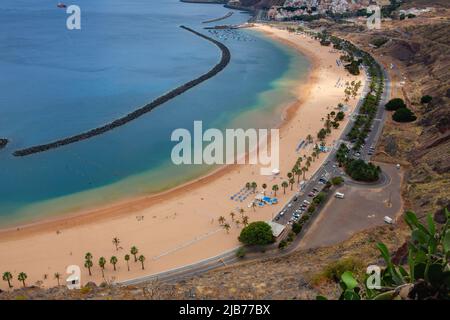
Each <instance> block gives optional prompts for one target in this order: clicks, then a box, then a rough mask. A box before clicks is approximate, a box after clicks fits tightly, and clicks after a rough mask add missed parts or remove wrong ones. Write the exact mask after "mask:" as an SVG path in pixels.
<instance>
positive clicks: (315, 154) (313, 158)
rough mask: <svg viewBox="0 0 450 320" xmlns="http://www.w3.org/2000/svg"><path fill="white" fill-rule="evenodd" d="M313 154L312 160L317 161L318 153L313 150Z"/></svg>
mask: <svg viewBox="0 0 450 320" xmlns="http://www.w3.org/2000/svg"><path fill="white" fill-rule="evenodd" d="M311 156H312V161H313V162H314V161H316V157H317V153H316V152H315V151H313V152H312V153H311Z"/></svg>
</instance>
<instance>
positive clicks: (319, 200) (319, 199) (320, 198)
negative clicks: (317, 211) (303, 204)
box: [313, 192, 327, 204]
mask: <svg viewBox="0 0 450 320" xmlns="http://www.w3.org/2000/svg"><path fill="white" fill-rule="evenodd" d="M326 196H327V195H326V194H325V193H324V192H319V194H318V195H317V196H315V197H314V199H313V202H314V203H315V204H321V203H322V202H323V201H324V200H325V198H326Z"/></svg>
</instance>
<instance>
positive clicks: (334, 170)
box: [275, 66, 391, 225]
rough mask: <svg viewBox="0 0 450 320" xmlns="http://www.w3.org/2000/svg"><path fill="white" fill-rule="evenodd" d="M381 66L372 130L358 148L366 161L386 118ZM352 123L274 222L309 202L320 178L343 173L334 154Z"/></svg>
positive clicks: (386, 94) (386, 85)
mask: <svg viewBox="0 0 450 320" xmlns="http://www.w3.org/2000/svg"><path fill="white" fill-rule="evenodd" d="M381 67H382V69H383V73H384V91H383V94H382V96H381V101H380V104H379V105H378V110H377V114H376V116H375V119H374V121H373V125H372V131H371V132H370V133H369V135H368V137H367V140H366V144H365V145H364V147H362V148H361V150H360V154H361V156H360V158H361V159H364V160H366V161H368V160H370V158H371V155H370V154H369V151H370V147H375V145H376V143H377V141H378V139H379V137H380V135H381V132H382V131H383V125H384V120H385V118H386V112H384V105H385V104H386V102H387V101H388V99H389V97H390V91H391V82H390V80H389V75H388V74H387V72H386V70H384V68H383V66H381ZM364 72H365V74H366V80H367V81H366V83H365V86H364V88H363V92H362V97H364V96H365V95H366V94H367V92H368V86H369V83H370V77H369V76H368V73H367V70H366V69H365V68H364ZM362 103H363V99H360V101H359V102H358V104H357V106H356V108H355V110H354V111H353V113H352V114H351V115H349V116H350V117H351V119H352V118H353V116H356V115H357V114H358V113H359V110H360V108H361V106H362ZM353 123H354V121H353V119H352V120H350V121H349V122H348V123H347V126H346V127H345V129H344V131H343V132H342V134H341V137H340V139H339V140H338V141H337V142H336V143H335V145H334V146H333V149H332V151H331V152H330V153H329V154H328V156H327V159H326V160H325V162H324V164H323V165H322V166H321V167H320V169H319V170H317V172H316V173H315V174H314V175H313V176H312V177H311V179H310V180H309V181H307V182H306V184H305V185H303V187H302V189H301V190H300V191H299V192H297V194H296V195H295V196H294V197H292V198H291V199H290V201H289V202H288V203H287V204H286V205H285V207H283V209H281V210H280V213H282V212H284V213H283V214H282V215H280V213H278V215H276V216H275V220H276V222H278V223H281V224H285V225H286V224H288V223H289V221H290V220H291V219H292V218H293V214H294V213H295V211H296V210H301V209H300V206H301V205H302V203H303V202H304V201H305V200H306V201H309V202H311V200H312V197H309V196H308V194H310V193H311V192H312V191H313V189H314V188H316V189H318V190H320V189H322V187H323V184H321V182H320V179H321V178H324V179H325V180H328V179H329V178H332V177H334V176H343V175H344V172H342V169H341V168H339V167H338V166H337V164H336V162H335V161H334V159H335V155H336V152H337V148H338V147H339V145H340V143H341V142H344V141H345V142H349V141H348V139H347V134H348V132H350V130H351V128H352V126H353ZM295 199H297V200H296V201H294V200H295ZM301 212H302V211H300V212H299V213H300V216H301ZM277 219H278V220H277Z"/></svg>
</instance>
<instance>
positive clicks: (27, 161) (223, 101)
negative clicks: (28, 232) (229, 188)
mask: <svg viewBox="0 0 450 320" xmlns="http://www.w3.org/2000/svg"><path fill="white" fill-rule="evenodd" d="M56 4H57V1H52V0H39V1H35V0H2V1H1V4H0V137H5V138H8V139H9V140H10V143H9V144H8V146H7V147H6V148H4V149H3V150H1V151H0V227H1V226H6V225H8V224H11V223H18V222H24V221H31V220H34V219H39V218H41V217H44V216H49V215H57V214H64V213H66V212H72V211H77V210H83V209H86V208H89V207H91V206H98V205H102V204H105V203H108V202H112V201H117V200H121V199H124V198H129V197H135V196H139V195H143V194H148V193H152V192H158V191H161V190H164V189H167V188H170V187H173V186H175V185H177V184H180V183H183V182H185V181H187V180H189V179H193V178H195V177H198V176H199V175H202V174H205V173H206V172H207V171H208V170H211V169H212V168H208V167H204V166H195V165H192V166H188V167H186V166H183V167H176V166H175V165H173V164H172V163H171V161H170V153H171V149H172V147H173V146H174V144H175V143H173V142H171V141H170V135H171V132H172V131H173V130H174V129H176V128H187V129H189V130H192V127H193V121H194V120H203V126H204V127H205V128H207V127H215V128H230V127H231V128H233V127H257V128H270V127H273V126H275V125H277V123H278V122H279V121H280V107H279V106H280V105H282V104H283V103H284V104H286V103H287V102H288V101H290V100H292V98H293V97H292V96H291V94H290V90H291V89H292V85H293V80H294V79H296V78H298V77H299V76H302V75H305V74H306V71H307V69H308V67H309V65H308V62H307V60H306V59H305V58H303V57H302V56H299V55H297V54H296V53H294V52H293V51H292V50H291V49H289V48H284V47H282V46H281V45H279V44H277V43H274V42H273V41H271V40H269V39H267V38H265V37H263V36H262V35H260V34H258V33H256V32H255V31H252V30H239V31H233V32H224V31H222V32H218V33H216V34H211V33H209V32H208V31H207V30H203V27H204V26H205V25H202V24H201V21H205V20H209V19H213V18H217V17H220V16H224V15H225V14H226V13H227V12H229V11H230V10H229V9H226V8H223V7H222V6H220V5H201V4H184V3H181V2H178V0H76V1H72V2H70V3H69V2H68V3H67V4H77V5H79V6H80V8H81V27H82V29H81V30H72V31H69V30H67V29H66V18H67V16H68V15H67V14H66V12H65V10H64V9H59V8H57V6H56ZM248 18H249V16H248V15H247V14H246V13H242V12H239V11H235V12H234V15H233V16H232V17H231V18H229V19H227V20H224V21H221V22H218V23H230V24H235V23H241V22H245V21H246V20H247V19H248ZM180 25H186V26H189V27H192V28H194V29H196V30H198V31H200V32H204V33H205V34H208V35H210V36H213V37H216V39H218V40H219V41H222V42H223V43H224V44H226V45H227V46H228V47H229V48H230V50H231V53H232V60H231V63H230V64H229V65H228V67H227V68H226V69H225V70H224V71H222V72H221V73H220V74H219V75H217V76H215V77H214V78H212V79H210V80H208V81H207V82H205V83H203V84H201V85H199V86H197V87H195V88H194V89H192V90H190V91H188V92H187V93H185V94H183V95H181V96H179V97H177V98H175V99H174V100H172V101H170V102H168V103H166V104H164V105H163V106H161V107H159V108H157V109H156V110H154V111H153V112H151V113H149V114H147V115H145V116H144V117H142V118H140V119H138V120H135V121H134V122H132V123H129V124H127V125H126V126H123V127H120V128H118V129H115V130H114V131H112V132H109V133H107V134H104V135H102V136H98V137H95V138H92V139H90V140H87V141H82V142H79V143H76V144H72V145H69V146H66V147H62V148H59V149H55V150H52V151H49V152H45V153H40V154H35V155H32V156H28V157H23V158H19V157H13V156H12V152H13V151H14V150H17V149H21V148H25V147H28V146H31V145H35V144H40V143H46V142H49V141H53V140H55V139H59V138H62V137H65V136H68V135H73V134H76V133H79V132H82V131H85V130H88V129H91V128H94V127H97V126H99V125H102V124H104V123H106V122H109V121H111V120H112V119H115V118H117V117H120V116H122V115H124V114H126V113H128V112H130V111H132V110H134V109H136V108H137V107H139V106H142V105H143V104H145V103H147V102H149V101H151V100H153V99H154V98H155V97H158V96H159V95H161V94H163V93H165V92H167V91H169V90H170V89H172V88H173V87H176V86H178V85H180V84H182V83H184V82H186V81H188V80H190V79H192V78H194V77H196V76H198V75H200V74H202V73H204V72H205V71H207V70H209V69H210V68H211V67H212V66H213V65H214V64H215V63H217V61H218V59H219V58H220V51H219V50H218V49H217V47H215V46H214V45H212V44H211V43H209V42H208V41H205V40H204V39H201V38H199V37H197V36H195V35H193V34H191V33H189V32H187V31H184V30H182V29H180V28H179V26H180Z"/></svg>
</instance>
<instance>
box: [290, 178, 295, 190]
mask: <svg viewBox="0 0 450 320" xmlns="http://www.w3.org/2000/svg"><path fill="white" fill-rule="evenodd" d="M294 183H295V179H294V178H291V179H289V184H290V185H291V191H292V188H293V187H294Z"/></svg>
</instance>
